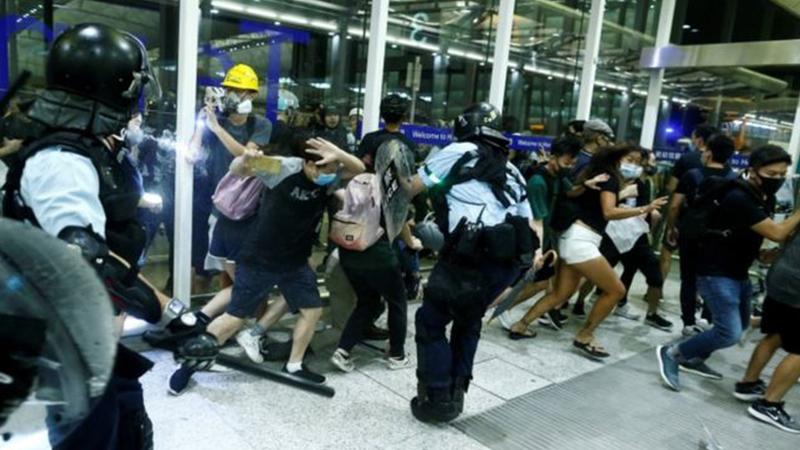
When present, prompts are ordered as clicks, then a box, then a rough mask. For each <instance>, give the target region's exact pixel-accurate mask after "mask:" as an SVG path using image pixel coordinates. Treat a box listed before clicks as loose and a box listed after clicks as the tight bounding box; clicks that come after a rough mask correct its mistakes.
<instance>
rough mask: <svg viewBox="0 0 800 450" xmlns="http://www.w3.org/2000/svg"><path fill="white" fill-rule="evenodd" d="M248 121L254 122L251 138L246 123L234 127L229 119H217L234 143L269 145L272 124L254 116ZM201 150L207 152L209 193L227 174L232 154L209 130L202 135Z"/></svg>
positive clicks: (263, 118)
mask: <svg viewBox="0 0 800 450" xmlns="http://www.w3.org/2000/svg"><path fill="white" fill-rule="evenodd" d="M248 120H255V123H254V124H253V127H252V129H253V134H252V136H248V127H247V122H245V123H243V124H241V125H234V124H233V123H231V121H230V119H229V118H227V117H219V124H220V125H221V126H222V128H224V129H225V131H227V132H228V134H230V135H231V137H233V138H234V139H236V142H238V143H240V144H242V145H247V143H248V142H254V143H256V144H258V146H259V147H263V146H266V145H267V144H268V143H269V137H270V134H272V123H271V122H270V121H269V120H268V119H266V118H265V117H261V116H255V115H254V116H252V119H248ZM203 149H205V150H206V151H207V152H208V153H207V155H208V159H207V160H206V169H207V171H208V177H209V184H210V185H211V192H214V190H215V189H216V187H217V184H219V180H221V179H222V177H224V176H225V174H226V173H228V168H229V167H230V165H231V162H232V161H233V154H232V153H231V152H230V151H228V149H227V148H226V147H225V145H224V144H223V143H222V141H220V140H219V138H217V136H216V135H215V134H214V133H213V132H211V130H206V132H205V133H204V134H203Z"/></svg>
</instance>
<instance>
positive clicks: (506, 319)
mask: <svg viewBox="0 0 800 450" xmlns="http://www.w3.org/2000/svg"><path fill="white" fill-rule="evenodd" d="M497 320H499V321H500V326H501V327H503V329H504V330H510V329H511V326H512V325H514V320H513V319H511V314H509V313H508V311H504V312H503V313H502V314H500V315H499V316H497Z"/></svg>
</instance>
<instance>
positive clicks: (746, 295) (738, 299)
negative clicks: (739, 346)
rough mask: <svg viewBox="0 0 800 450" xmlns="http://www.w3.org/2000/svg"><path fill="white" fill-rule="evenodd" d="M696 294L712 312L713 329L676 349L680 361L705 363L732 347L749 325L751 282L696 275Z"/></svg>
mask: <svg viewBox="0 0 800 450" xmlns="http://www.w3.org/2000/svg"><path fill="white" fill-rule="evenodd" d="M697 291H698V292H699V293H700V295H701V296H702V297H703V300H704V301H705V303H706V304H707V305H708V307H709V309H710V310H711V317H712V323H713V324H714V326H713V327H712V328H711V329H710V330H708V331H704V332H703V333H700V334H698V335H696V336H694V337H692V338H690V339H688V340H687V341H685V342H683V343H682V344H680V345H679V346H678V351H679V353H680V356H679V359H680V360H681V361H693V360H694V361H696V360H705V359H706V358H708V357H709V356H711V353H713V352H714V351H716V350H719V349H723V348H727V347H730V346H732V345H733V344H735V343H737V342H739V338H740V337H741V336H742V331H744V330H745V329H746V328H747V326H748V325H749V324H750V297H751V295H752V293H753V287H752V286H751V285H750V280H735V279H733V278H727V277H705V276H698V277H697Z"/></svg>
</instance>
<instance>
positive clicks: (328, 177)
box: [314, 172, 338, 186]
mask: <svg viewBox="0 0 800 450" xmlns="http://www.w3.org/2000/svg"><path fill="white" fill-rule="evenodd" d="M337 178H338V175H337V174H336V173H335V172H334V173H320V174H319V175H317V177H316V178H314V184H316V185H317V186H328V185H331V184H333V182H335V181H336V179H337Z"/></svg>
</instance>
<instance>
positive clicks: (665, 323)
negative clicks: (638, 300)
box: [644, 313, 672, 331]
mask: <svg viewBox="0 0 800 450" xmlns="http://www.w3.org/2000/svg"><path fill="white" fill-rule="evenodd" d="M644 323H646V324H648V325H650V326H651V327H654V328H658V329H659V330H663V331H672V322H670V321H669V320H667V319H665V318H664V317H662V316H660V315H659V314H658V313H653V314H648V315H647V316H646V317H645V318H644Z"/></svg>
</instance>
